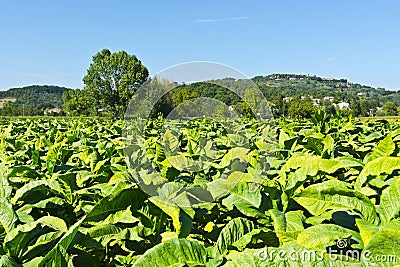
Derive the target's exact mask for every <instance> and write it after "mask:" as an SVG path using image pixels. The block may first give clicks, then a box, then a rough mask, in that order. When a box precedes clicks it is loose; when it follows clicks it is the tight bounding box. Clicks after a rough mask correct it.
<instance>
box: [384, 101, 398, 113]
mask: <svg viewBox="0 0 400 267" xmlns="http://www.w3.org/2000/svg"><path fill="white" fill-rule="evenodd" d="M382 111H383V112H384V113H385V115H386V116H396V115H397V107H396V105H395V104H394V103H393V102H391V101H388V102H386V103H385V104H383V106H382Z"/></svg>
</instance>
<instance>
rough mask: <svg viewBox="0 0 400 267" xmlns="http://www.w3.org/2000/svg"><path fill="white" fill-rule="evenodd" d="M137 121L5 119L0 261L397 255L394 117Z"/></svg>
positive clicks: (375, 261) (205, 262) (366, 260)
mask: <svg viewBox="0 0 400 267" xmlns="http://www.w3.org/2000/svg"><path fill="white" fill-rule="evenodd" d="M129 125H130V124H129V123H128V122H125V121H111V120H105V119H103V120H96V119H79V118H74V119H71V118H56V119H52V118H38V119H22V118H21V119H17V118H13V119H7V118H4V119H0V266H7V267H8V266H12V267H14V266H241V267H243V266H395V265H396V264H400V219H399V211H400V179H399V177H400V176H399V170H400V157H399V156H400V123H399V122H388V121H385V120H376V121H373V122H361V121H360V120H358V119H354V118H340V117H333V118H327V117H326V115H325V114H324V113H322V112H321V113H317V114H316V115H315V116H314V118H313V119H311V120H307V121H292V120H289V119H278V120H275V121H274V123H273V124H271V123H262V122H261V121H257V120H243V121H241V124H239V125H232V127H231V129H230V131H228V130H227V129H226V127H223V125H221V124H220V123H218V122H215V121H212V120H208V119H198V120H193V121H190V122H187V123H186V122H185V123H184V122H176V121H167V120H164V119H161V118H158V119H152V120H149V121H147V125H146V132H145V135H144V136H141V137H140V136H139V137H138V136H136V137H134V136H131V135H130V134H129V133H130V131H129V127H130V126H129ZM165 125H168V127H165ZM124 133H126V134H124ZM132 166H133V167H132ZM199 192H200V193H201V194H200V193H199ZM203 193H204V194H203ZM204 197H205V198H207V199H206V201H205V200H204V199H201V198H204ZM302 255H309V256H310V255H311V256H310V257H308V258H306V259H304V258H303V257H302Z"/></svg>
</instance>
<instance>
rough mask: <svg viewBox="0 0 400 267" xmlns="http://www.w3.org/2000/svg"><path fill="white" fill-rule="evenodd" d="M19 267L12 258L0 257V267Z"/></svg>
mask: <svg viewBox="0 0 400 267" xmlns="http://www.w3.org/2000/svg"><path fill="white" fill-rule="evenodd" d="M19 266H20V265H19V264H17V263H16V262H15V260H14V259H13V258H11V257H10V256H8V255H3V256H1V257H0V267H19Z"/></svg>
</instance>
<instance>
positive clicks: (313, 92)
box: [252, 74, 400, 106]
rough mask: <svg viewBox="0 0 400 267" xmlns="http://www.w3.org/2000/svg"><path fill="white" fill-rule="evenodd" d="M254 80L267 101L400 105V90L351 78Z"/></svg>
mask: <svg viewBox="0 0 400 267" xmlns="http://www.w3.org/2000/svg"><path fill="white" fill-rule="evenodd" d="M252 80H253V81H254V82H255V83H256V84H257V85H258V86H259V87H260V88H261V90H262V91H263V93H264V94H265V97H266V98H269V97H273V96H277V95H279V96H283V97H290V96H295V95H310V96H312V97H315V98H323V97H327V96H332V97H334V98H335V100H336V101H346V102H352V101H354V100H374V101H376V102H377V105H382V104H383V103H385V102H387V101H392V102H394V103H395V104H396V106H400V91H389V90H385V89H384V88H373V87H370V86H366V85H362V84H358V83H351V82H349V81H348V80H347V79H336V78H321V77H317V76H309V75H301V74H271V75H268V76H256V77H254V78H252Z"/></svg>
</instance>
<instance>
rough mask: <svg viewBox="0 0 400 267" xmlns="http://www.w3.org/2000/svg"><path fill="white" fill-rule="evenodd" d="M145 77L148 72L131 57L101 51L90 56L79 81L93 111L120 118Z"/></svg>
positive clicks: (120, 53) (125, 53)
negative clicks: (100, 111)
mask: <svg viewBox="0 0 400 267" xmlns="http://www.w3.org/2000/svg"><path fill="white" fill-rule="evenodd" d="M148 76H149V71H148V70H147V68H146V67H145V66H144V65H143V64H142V62H141V61H140V60H139V59H138V58H137V57H136V56H135V55H129V54H128V53H127V52H125V51H119V52H116V53H111V51H110V50H108V49H103V50H102V51H100V52H98V53H97V54H96V55H94V56H93V62H92V63H91V64H90V66H89V68H88V70H87V73H86V75H85V77H84V78H83V82H84V84H85V88H84V89H85V90H87V92H86V93H87V95H89V96H92V97H93V99H92V100H93V104H94V105H95V106H96V107H98V109H97V110H99V109H100V110H107V111H108V112H109V113H110V115H112V116H113V117H121V116H123V114H124V112H125V109H126V107H127V106H128V104H129V101H130V99H131V98H132V96H133V94H134V93H135V91H136V89H137V88H138V87H139V86H140V85H141V84H142V83H143V82H145V81H146V80H147V78H148Z"/></svg>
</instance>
